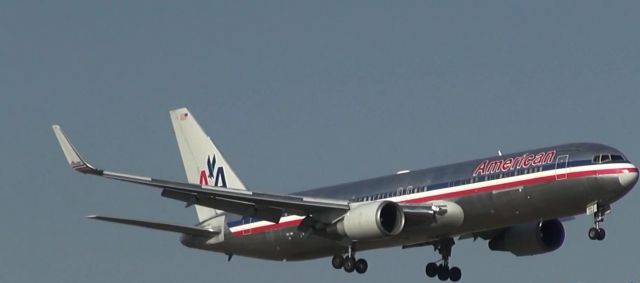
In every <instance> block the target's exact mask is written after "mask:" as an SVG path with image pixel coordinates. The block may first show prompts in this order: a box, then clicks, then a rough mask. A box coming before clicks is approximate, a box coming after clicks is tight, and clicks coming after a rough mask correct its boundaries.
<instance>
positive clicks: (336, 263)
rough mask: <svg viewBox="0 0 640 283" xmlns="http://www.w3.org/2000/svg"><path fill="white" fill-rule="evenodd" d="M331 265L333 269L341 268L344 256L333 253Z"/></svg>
mask: <svg viewBox="0 0 640 283" xmlns="http://www.w3.org/2000/svg"><path fill="white" fill-rule="evenodd" d="M331 265H332V266H333V268H335V269H340V268H342V265H344V257H342V256H341V255H334V256H333V258H332V259H331Z"/></svg>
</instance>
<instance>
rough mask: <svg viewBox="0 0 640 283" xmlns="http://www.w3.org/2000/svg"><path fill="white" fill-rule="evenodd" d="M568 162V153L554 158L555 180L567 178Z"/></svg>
mask: <svg viewBox="0 0 640 283" xmlns="http://www.w3.org/2000/svg"><path fill="white" fill-rule="evenodd" d="M568 163H569V155H561V156H558V159H556V180H564V179H566V178H567V170H566V169H567V168H568V166H567V165H568Z"/></svg>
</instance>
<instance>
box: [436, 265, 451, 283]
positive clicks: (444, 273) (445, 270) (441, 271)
mask: <svg viewBox="0 0 640 283" xmlns="http://www.w3.org/2000/svg"><path fill="white" fill-rule="evenodd" d="M438 279H440V280H442V281H447V280H448V279H449V267H448V266H446V265H443V264H440V265H438Z"/></svg>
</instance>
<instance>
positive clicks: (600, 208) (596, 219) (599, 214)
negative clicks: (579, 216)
mask: <svg viewBox="0 0 640 283" xmlns="http://www.w3.org/2000/svg"><path fill="white" fill-rule="evenodd" d="M587 212H592V213H593V227H591V228H590V229H589V233H588V235H589V239H591V240H598V241H602V240H604V237H605V236H606V232H605V230H604V228H601V227H600V223H602V222H604V216H605V215H606V214H608V213H610V212H611V207H610V206H608V205H600V204H593V205H591V206H590V207H588V208H587Z"/></svg>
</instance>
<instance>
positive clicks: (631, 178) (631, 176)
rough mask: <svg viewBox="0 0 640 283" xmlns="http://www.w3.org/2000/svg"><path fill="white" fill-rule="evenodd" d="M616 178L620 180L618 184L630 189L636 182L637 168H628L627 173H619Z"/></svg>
mask: <svg viewBox="0 0 640 283" xmlns="http://www.w3.org/2000/svg"><path fill="white" fill-rule="evenodd" d="M618 180H619V181H620V185H622V186H623V187H624V188H625V189H626V190H627V191H628V190H631V188H633V186H635V185H636V183H637V182H638V168H635V167H634V168H633V169H632V170H629V172H628V173H625V174H620V175H619V176H618Z"/></svg>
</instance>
